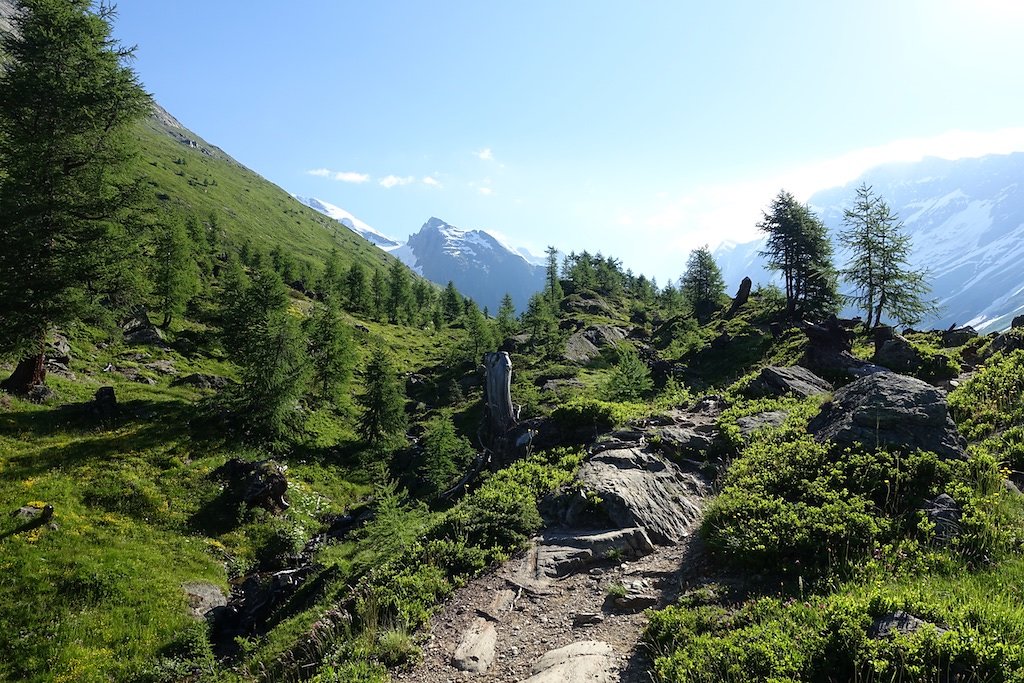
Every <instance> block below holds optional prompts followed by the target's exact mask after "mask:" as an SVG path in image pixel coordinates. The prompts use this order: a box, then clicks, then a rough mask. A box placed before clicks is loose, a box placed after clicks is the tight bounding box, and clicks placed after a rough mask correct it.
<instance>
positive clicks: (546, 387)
mask: <svg viewBox="0 0 1024 683" xmlns="http://www.w3.org/2000/svg"><path fill="white" fill-rule="evenodd" d="M582 388H583V382H581V381H579V380H578V379H575V378H571V377H570V378H557V379H549V380H547V381H546V382H544V384H543V385H541V388H540V389H541V391H551V392H559V391H564V390H566V389H582Z"/></svg>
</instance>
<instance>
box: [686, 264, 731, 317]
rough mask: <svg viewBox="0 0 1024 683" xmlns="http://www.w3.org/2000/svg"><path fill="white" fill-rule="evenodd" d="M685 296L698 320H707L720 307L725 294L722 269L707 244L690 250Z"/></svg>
mask: <svg viewBox="0 0 1024 683" xmlns="http://www.w3.org/2000/svg"><path fill="white" fill-rule="evenodd" d="M682 290H683V296H684V297H685V299H686V301H687V302H688V303H689V304H690V307H691V308H692V309H693V313H694V315H695V316H697V319H698V320H706V319H707V318H708V316H710V315H711V313H713V312H714V311H715V309H717V308H718V306H719V304H720V300H721V298H722V295H723V294H725V281H724V280H722V271H721V270H719V269H718V264H717V263H715V257H714V256H712V255H711V250H710V249H708V247H707V246H706V245H705V246H703V247H701V248H700V249H694V250H693V251H691V252H690V258H689V260H688V261H687V263H686V272H685V273H684V274H683V278H682Z"/></svg>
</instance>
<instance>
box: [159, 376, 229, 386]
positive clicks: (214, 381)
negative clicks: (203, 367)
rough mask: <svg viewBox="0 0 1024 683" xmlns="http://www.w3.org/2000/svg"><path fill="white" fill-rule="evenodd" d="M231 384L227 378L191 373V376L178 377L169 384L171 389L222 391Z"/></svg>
mask: <svg viewBox="0 0 1024 683" xmlns="http://www.w3.org/2000/svg"><path fill="white" fill-rule="evenodd" d="M229 384H231V380H229V379H228V378H227V377H221V376H219V375H204V374H202V373H198V372H196V373H192V374H191V375H185V376H184V377H179V378H178V379H175V380H174V381H172V382H171V386H172V387H181V386H185V387H195V388H196V389H223V388H224V387H226V386H228V385H229Z"/></svg>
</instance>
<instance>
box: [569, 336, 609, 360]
mask: <svg viewBox="0 0 1024 683" xmlns="http://www.w3.org/2000/svg"><path fill="white" fill-rule="evenodd" d="M600 355H601V350H600V349H599V348H597V347H596V346H595V345H594V342H592V341H590V340H589V339H587V336H586V335H585V334H584V333H583V331H582V330H581V331H579V332H574V333H573V334H572V335H570V337H569V338H568V339H566V340H565V353H563V354H562V357H563V358H565V360H567V361H569V362H570V363H589V362H590V361H592V360H594V359H595V358H597V357H598V356H600Z"/></svg>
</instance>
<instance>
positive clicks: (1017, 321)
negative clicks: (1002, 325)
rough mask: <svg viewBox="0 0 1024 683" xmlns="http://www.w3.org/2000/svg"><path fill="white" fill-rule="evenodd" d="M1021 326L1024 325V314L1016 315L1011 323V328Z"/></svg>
mask: <svg viewBox="0 0 1024 683" xmlns="http://www.w3.org/2000/svg"><path fill="white" fill-rule="evenodd" d="M1020 327H1024V315H1018V316H1015V317H1014V318H1013V322H1011V323H1010V329H1011V330H1016V329H1017V328H1020Z"/></svg>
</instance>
